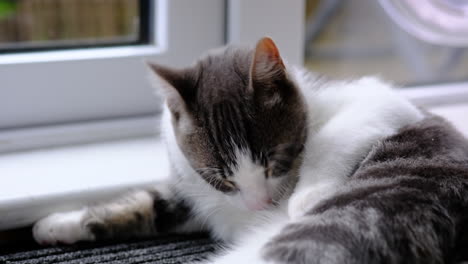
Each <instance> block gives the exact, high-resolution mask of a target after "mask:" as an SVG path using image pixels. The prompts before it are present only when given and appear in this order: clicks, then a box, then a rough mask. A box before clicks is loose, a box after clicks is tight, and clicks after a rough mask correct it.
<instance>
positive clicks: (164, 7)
mask: <svg viewBox="0 0 468 264" xmlns="http://www.w3.org/2000/svg"><path fill="white" fill-rule="evenodd" d="M150 3H151V12H150V14H151V15H150V19H152V20H151V21H152V22H151V27H150V30H151V34H150V36H152V39H151V40H150V43H149V44H148V45H138V46H137V45H135V46H119V47H108V48H87V49H76V50H60V51H42V52H26V53H13V54H5V55H0V80H2V84H1V86H0V153H1V152H8V151H13V150H23V149H29V148H36V147H45V146H54V145H61V144H68V143H83V142H92V141H101V140H109V139H117V138H122V137H136V136H147V135H152V134H154V133H155V131H156V128H155V127H156V123H155V115H157V113H158V109H159V104H160V101H157V100H156V99H155V97H154V96H153V92H152V88H151V86H150V84H149V82H148V80H147V78H146V75H147V69H146V66H145V63H144V61H145V60H150V61H155V62H158V63H162V64H166V65H172V66H182V65H187V64H190V63H191V62H192V61H193V60H194V59H196V58H197V57H198V56H200V54H202V53H203V52H205V51H206V50H208V49H211V48H215V47H219V46H221V45H223V44H224V42H225V40H224V39H225V36H224V32H225V25H224V15H225V14H224V11H225V2H224V1H219V0H197V1H187V0H155V1H153V0H150Z"/></svg>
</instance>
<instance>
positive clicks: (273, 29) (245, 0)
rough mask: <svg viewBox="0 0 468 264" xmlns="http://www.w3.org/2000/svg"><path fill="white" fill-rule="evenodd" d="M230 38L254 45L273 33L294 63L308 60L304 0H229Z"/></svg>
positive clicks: (282, 51)
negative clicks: (305, 48) (305, 40)
mask: <svg viewBox="0 0 468 264" xmlns="http://www.w3.org/2000/svg"><path fill="white" fill-rule="evenodd" d="M227 3H228V9H227V11H228V15H227V29H228V31H227V42H228V43H236V44H239V43H242V44H247V45H253V44H254V43H256V42H257V41H258V40H259V39H260V38H262V37H264V36H269V37H271V38H272V39H273V40H274V41H275V43H276V44H277V45H278V47H279V50H280V52H281V55H282V57H283V58H284V59H286V60H287V61H288V62H290V63H292V64H297V65H302V64H303V62H304V30H305V29H304V21H305V18H304V15H305V13H304V9H305V1H304V0H294V1H284V0H255V1H252V0H229V1H228V2H227Z"/></svg>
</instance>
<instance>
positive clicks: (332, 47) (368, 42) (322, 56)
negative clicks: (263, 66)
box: [305, 0, 468, 85]
mask: <svg viewBox="0 0 468 264" xmlns="http://www.w3.org/2000/svg"><path fill="white" fill-rule="evenodd" d="M392 2H393V3H396V4H395V5H398V6H400V8H401V10H403V11H401V10H400V15H398V14H397V15H396V16H392V10H387V9H388V4H389V3H390V4H392ZM405 2H406V3H409V4H407V5H403V4H404V3H405ZM416 2H417V4H418V5H417V8H418V10H416V11H418V12H413V11H415V10H409V8H410V7H411V6H410V4H411V3H416ZM306 3H307V11H306V12H307V15H306V45H305V49H306V51H305V53H306V56H305V65H306V67H308V68H309V69H311V70H313V71H317V72H321V73H324V74H326V75H329V76H331V77H337V78H352V77H356V76H362V75H378V76H381V77H383V78H385V79H387V80H390V81H393V82H395V83H397V84H401V85H421V84H432V83H442V82H458V81H467V80H468V48H467V47H468V43H466V44H464V43H462V42H461V41H463V39H461V38H458V39H456V40H455V41H458V42H457V43H455V42H454V43H450V42H448V40H449V37H452V36H453V37H457V36H458V37H460V36H461V35H460V34H465V36H466V38H465V40H466V39H468V31H467V28H468V23H466V22H465V21H466V19H467V18H468V11H467V10H468V9H467V7H468V2H467V1H456V0H428V1H404V0H380V1H377V0H346V1H341V0H320V1H318V0H307V1H306ZM385 3H387V9H386V8H385V7H386V5H385ZM413 6H415V5H413ZM443 8H445V9H443ZM406 9H408V10H406ZM446 9H447V10H448V9H450V10H451V12H452V13H451V14H447V12H448V11H447V12H446ZM393 11H395V10H393ZM406 11H408V12H406ZM444 12H445V13H444ZM401 14H403V16H402V15H401ZM418 14H421V15H422V16H425V17H424V19H425V20H426V21H432V22H437V23H438V24H437V23H434V25H432V27H436V26H444V24H447V23H445V22H447V21H451V23H448V24H447V25H449V26H450V27H449V28H448V29H444V30H446V31H447V30H448V31H450V30H460V33H458V35H457V34H455V33H457V32H455V33H453V32H452V33H453V34H452V35H447V37H446V38H445V39H444V38H443V37H441V38H440V37H439V40H441V41H439V42H438V43H437V41H436V40H434V38H432V39H431V37H432V35H430V33H431V32H429V29H430V28H429V27H430V26H431V25H428V26H427V27H426V28H424V27H423V26H422V25H423V24H421V23H423V22H424V21H423V22H421V21H422V20H421V21H416V22H415V23H413V24H411V23H409V22H408V21H406V20H405V19H404V18H405V17H404V16H416V15H418ZM453 14H456V15H458V16H459V17H455V18H453V17H449V16H450V15H453ZM410 19H411V17H410ZM417 23H420V24H418V25H419V26H420V29H419V30H420V31H424V30H426V31H427V32H422V34H417V33H415V31H414V30H412V29H413V26H415V24H417ZM456 23H459V24H456ZM435 24H437V25H435ZM405 27H406V28H405ZM436 29H437V30H439V31H442V29H441V28H436ZM445 40H446V41H445ZM452 44H456V45H452Z"/></svg>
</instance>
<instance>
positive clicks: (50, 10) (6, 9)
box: [0, 0, 150, 52]
mask: <svg viewBox="0 0 468 264" xmlns="http://www.w3.org/2000/svg"><path fill="white" fill-rule="evenodd" d="M148 5H149V2H148V1H135V0H81V1H79V0H68V1H61V0H51V1H41V0H28V1H24V0H23V1H13V0H0V32H1V34H0V51H1V52H15V51H16V52H19V51H32V50H44V49H62V48H84V47H96V46H113V45H124V44H146V43H148V40H149V38H148V37H149V30H148V26H147V25H149V21H148V18H149V11H150V10H149V6H148Z"/></svg>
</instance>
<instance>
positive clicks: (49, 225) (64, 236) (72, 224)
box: [33, 186, 165, 245]
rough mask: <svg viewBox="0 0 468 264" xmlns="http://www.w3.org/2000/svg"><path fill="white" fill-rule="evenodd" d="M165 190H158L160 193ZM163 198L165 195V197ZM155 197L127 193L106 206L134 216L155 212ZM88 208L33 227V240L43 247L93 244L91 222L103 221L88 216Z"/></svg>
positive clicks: (113, 210) (67, 213) (59, 215)
mask: <svg viewBox="0 0 468 264" xmlns="http://www.w3.org/2000/svg"><path fill="white" fill-rule="evenodd" d="M161 190H163V191H164V190H165V188H162V186H161V187H159V188H158V191H161ZM163 195H164V194H163ZM152 209H153V197H152V196H151V195H150V194H149V193H148V192H146V191H135V192H131V193H128V194H127V195H125V196H123V197H121V198H120V199H118V200H115V201H112V202H110V203H107V204H106V205H105V210H106V211H108V212H109V213H111V215H112V214H113V215H122V216H126V215H128V216H131V215H132V213H133V212H135V211H152ZM88 210H89V208H88V207H84V208H82V209H80V210H76V211H71V212H63V213H55V214H51V215H49V216H47V217H45V218H43V219H41V220H40V221H38V222H37V223H35V225H34V227H33V236H34V239H35V240H36V241H37V242H38V243H39V244H41V245H56V244H57V243H65V244H73V243H75V242H78V241H93V240H95V237H94V235H93V234H92V233H91V232H90V231H89V230H88V229H87V228H86V224H87V223H89V221H102V220H103V219H99V218H96V217H97V216H96V215H91V216H90V215H89V214H88Z"/></svg>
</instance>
